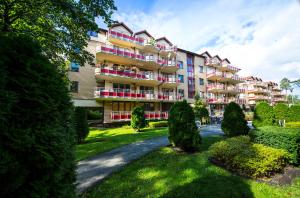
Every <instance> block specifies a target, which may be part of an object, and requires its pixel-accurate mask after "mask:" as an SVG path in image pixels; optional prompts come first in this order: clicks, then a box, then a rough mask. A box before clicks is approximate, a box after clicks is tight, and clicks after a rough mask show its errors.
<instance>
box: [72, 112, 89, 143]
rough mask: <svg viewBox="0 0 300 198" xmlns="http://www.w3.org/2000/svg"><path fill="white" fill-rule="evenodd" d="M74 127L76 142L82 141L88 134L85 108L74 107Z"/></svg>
mask: <svg viewBox="0 0 300 198" xmlns="http://www.w3.org/2000/svg"><path fill="white" fill-rule="evenodd" d="M74 127H75V132H76V137H77V143H82V142H83V140H84V139H85V138H86V137H87V136H88V134H89V126H88V122H87V110H86V109H85V108H84V107H76V108H75V115H74Z"/></svg>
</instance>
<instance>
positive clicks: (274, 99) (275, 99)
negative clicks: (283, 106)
mask: <svg viewBox="0 0 300 198" xmlns="http://www.w3.org/2000/svg"><path fill="white" fill-rule="evenodd" d="M272 102H275V103H276V102H277V103H279V102H286V99H285V98H273V99H272Z"/></svg>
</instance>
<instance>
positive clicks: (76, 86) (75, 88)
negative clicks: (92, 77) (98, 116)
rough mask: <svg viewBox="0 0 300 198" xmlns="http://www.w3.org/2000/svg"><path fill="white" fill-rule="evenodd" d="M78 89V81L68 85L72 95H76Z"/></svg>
mask: <svg viewBox="0 0 300 198" xmlns="http://www.w3.org/2000/svg"><path fill="white" fill-rule="evenodd" d="M78 87H79V82H78V81H72V82H71V85H70V91H71V92H73V93H78Z"/></svg>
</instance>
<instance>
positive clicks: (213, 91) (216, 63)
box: [201, 51, 246, 117]
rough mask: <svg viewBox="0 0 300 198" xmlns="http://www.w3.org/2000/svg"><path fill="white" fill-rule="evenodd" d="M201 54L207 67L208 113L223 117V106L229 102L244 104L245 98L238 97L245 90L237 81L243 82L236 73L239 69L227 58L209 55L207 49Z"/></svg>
mask: <svg viewBox="0 0 300 198" xmlns="http://www.w3.org/2000/svg"><path fill="white" fill-rule="evenodd" d="M201 55H202V56H204V57H205V66H206V68H207V71H206V72H207V74H206V79H207V86H206V87H207V89H206V93H207V97H206V101H207V104H208V105H209V110H210V115H211V116H212V117H223V112H224V108H225V106H226V105H227V104H228V103H230V102H236V103H238V104H240V105H242V104H245V103H246V100H245V99H244V98H241V97H240V94H241V93H244V91H245V90H244V89H243V88H241V87H240V86H239V83H242V82H243V79H242V78H241V77H240V76H238V75H237V73H238V72H239V71H240V69H239V68H237V67H235V66H233V65H232V64H231V63H230V61H229V60H228V59H227V58H225V59H221V58H220V57H219V56H218V55H215V56H211V55H210V54H209V53H208V52H207V51H206V52H204V53H202V54H201Z"/></svg>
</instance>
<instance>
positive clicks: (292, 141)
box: [250, 126, 300, 164]
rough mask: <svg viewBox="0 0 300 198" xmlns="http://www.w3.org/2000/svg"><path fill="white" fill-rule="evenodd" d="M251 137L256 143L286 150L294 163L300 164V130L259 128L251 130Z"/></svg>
mask: <svg viewBox="0 0 300 198" xmlns="http://www.w3.org/2000/svg"><path fill="white" fill-rule="evenodd" d="M250 137H251V139H252V140H253V141H254V142H255V143H259V144H264V145H267V146H271V147H274V148H279V149H285V150H287V151H288V152H289V153H290V154H291V155H292V162H293V163H295V164H299V162H300V159H299V158H300V129H291V128H282V127H275V126H273V127H270V126H266V127H259V128H256V129H255V130H251V132H250Z"/></svg>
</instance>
